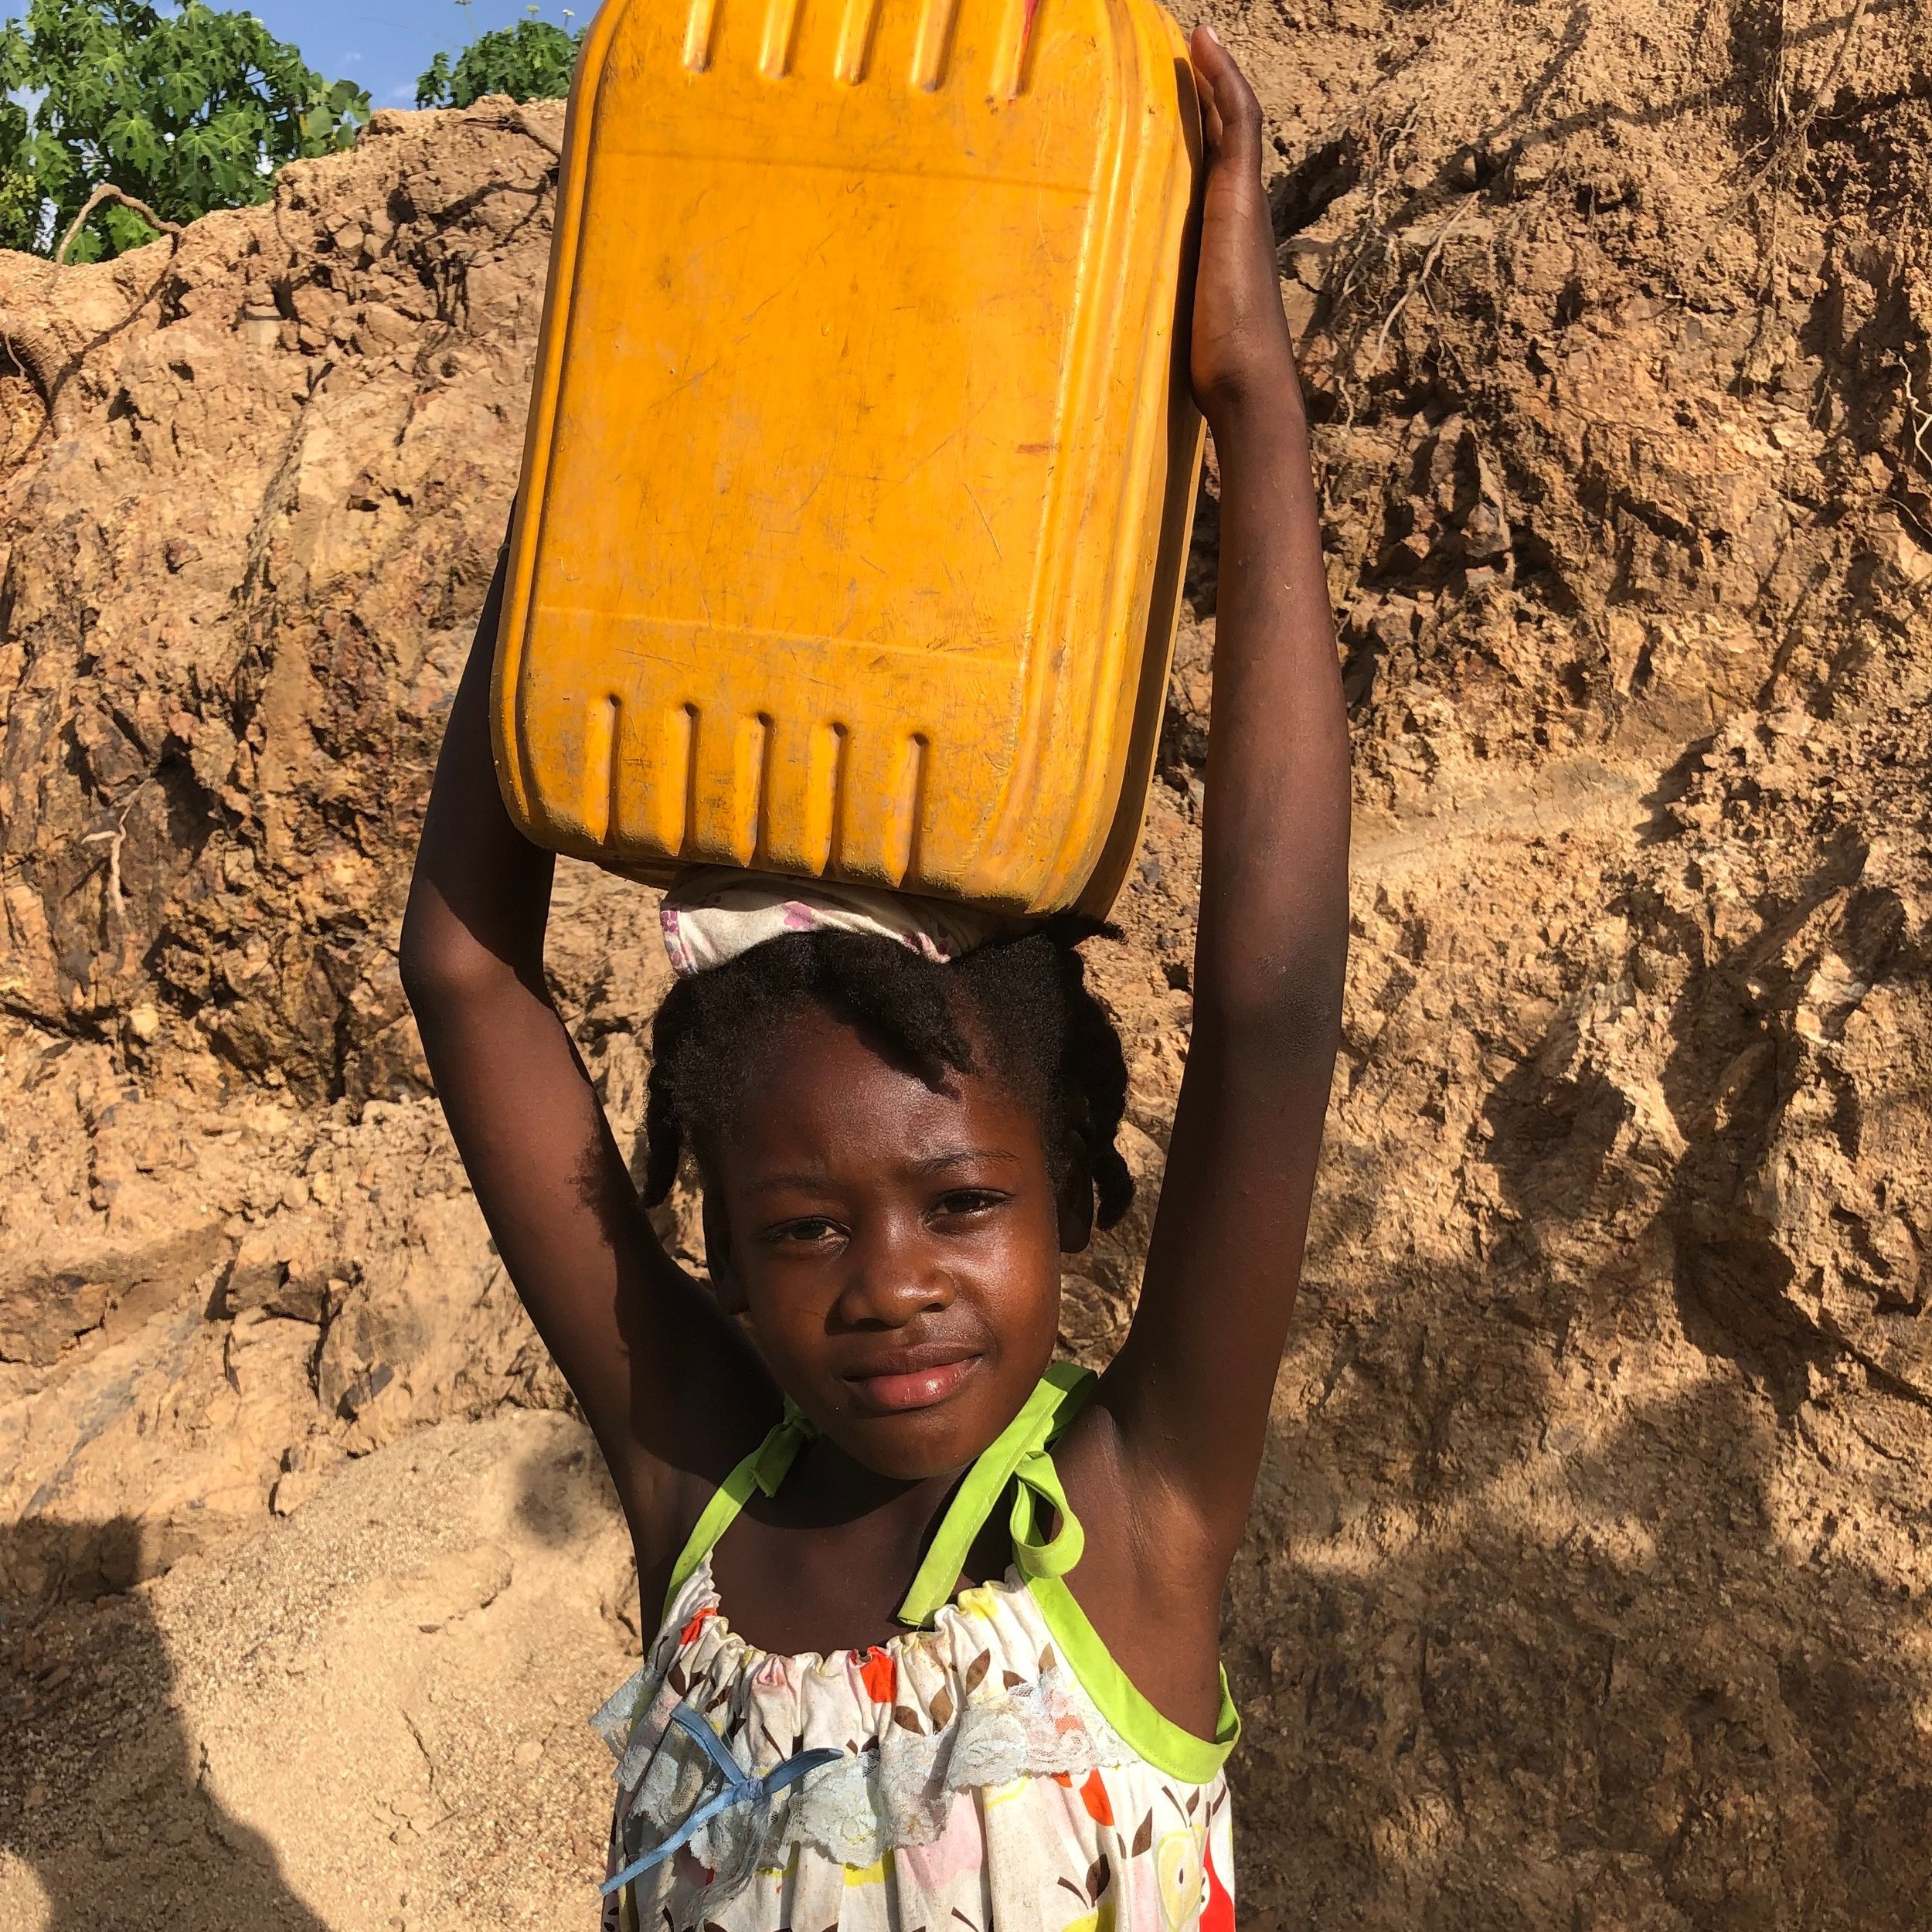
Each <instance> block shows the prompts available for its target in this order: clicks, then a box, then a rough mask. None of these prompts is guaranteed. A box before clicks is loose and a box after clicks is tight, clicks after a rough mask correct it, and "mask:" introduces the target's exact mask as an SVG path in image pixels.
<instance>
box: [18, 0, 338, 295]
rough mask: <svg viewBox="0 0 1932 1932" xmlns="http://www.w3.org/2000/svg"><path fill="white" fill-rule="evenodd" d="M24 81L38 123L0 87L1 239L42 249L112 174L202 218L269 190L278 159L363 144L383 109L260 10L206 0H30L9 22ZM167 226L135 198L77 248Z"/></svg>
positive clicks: (175, 217) (148, 198) (161, 208)
mask: <svg viewBox="0 0 1932 1932" xmlns="http://www.w3.org/2000/svg"><path fill="white" fill-rule="evenodd" d="M4 90H28V91H31V92H32V93H33V94H36V95H38V96H39V102H38V105H37V107H36V110H35V113H34V117H33V121H32V126H31V128H29V126H28V125H27V124H26V119H25V117H24V115H22V113H21V111H20V110H19V108H18V107H15V106H14V105H13V104H11V103H6V102H5V101H4V100H0V244H4V243H9V242H12V243H13V245H15V246H21V245H30V246H32V247H36V248H41V249H46V248H49V247H51V246H52V242H53V239H56V238H57V236H58V235H59V234H60V233H61V232H63V231H64V229H65V226H66V224H67V223H70V222H71V221H72V220H73V216H74V214H75V212H76V211H77V209H79V207H80V203H81V202H82V201H83V199H85V198H86V196H87V192H88V190H89V189H90V187H91V186H92V185H94V183H95V182H99V181H103V180H111V181H112V182H114V185H115V186H117V188H120V189H123V190H124V192H127V193H128V194H131V195H134V196H138V197H139V198H140V199H141V200H143V201H145V202H148V204H149V205H150V206H152V207H153V208H155V209H156V210H157V211H158V212H159V213H161V214H162V215H163V216H165V217H166V218H167V219H169V220H172V221H192V220H193V219H195V218H196V216H199V215H202V214H206V213H208V211H209V209H213V208H233V207H243V206H247V205H249V204H250V203H251V202H259V201H262V200H264V199H266V198H267V196H268V194H269V192H270V170H272V169H273V168H276V167H277V166H279V165H281V164H282V163H283V162H287V161H292V160H295V159H298V158H304V157H307V156H309V155H324V154H331V153H333V152H335V151H336V150H337V149H338V148H342V147H345V146H346V145H349V143H350V142H351V141H353V140H354V138H355V130H356V129H357V128H358V127H359V126H360V125H361V124H362V123H363V122H365V121H366V120H367V119H368V117H369V96H368V94H366V92H365V91H364V90H362V89H361V88H359V87H356V86H355V84H354V83H352V82H349V81H347V80H338V81H335V82H331V81H329V80H326V79H325V77H323V76H322V75H321V74H319V73H315V71H314V70H312V69H311V68H310V67H309V66H308V63H307V62H305V61H304V60H303V58H302V56H301V49H299V48H297V47H294V46H291V45H289V44H288V43H286V42H284V41H280V40H277V39H275V37H274V36H273V35H272V34H271V33H270V32H268V30H267V29H266V28H265V27H264V26H262V24H261V23H260V22H259V21H258V20H257V19H254V18H253V15H250V14H247V13H242V12H232V11H229V10H227V9H217V8H215V7H213V6H210V5H206V4H205V3H204V0H185V4H177V0H163V4H162V5H160V6H156V5H150V4H148V0H29V4H28V5H27V8H26V17H25V19H22V20H18V21H13V22H6V23H5V24H0V92H3V91H4ZM46 203H51V204H52V205H53V208H54V209H55V211H56V220H55V222H54V223H53V225H52V226H53V234H52V236H49V233H48V229H49V224H48V223H47V222H46V218H45V216H44V214H43V205H44V204H46ZM152 236H153V231H152V230H151V229H150V228H148V226H147V225H146V224H145V223H143V222H142V221H141V219H139V217H138V216H133V215H131V214H129V213H128V211H127V210H125V209H121V210H119V211H118V212H117V213H115V212H114V211H111V210H110V211H104V213H102V214H100V215H99V216H97V217H96V218H95V219H93V220H91V221H90V223H88V226H87V232H86V233H85V234H84V235H83V236H80V237H78V238H77V241H76V243H75V248H74V253H73V259H76V260H97V259H99V258H100V257H101V256H102V255H104V254H111V253H118V252H119V251H120V250H121V249H123V248H128V247H139V246H140V245H141V243H143V242H145V241H147V240H151V239H152Z"/></svg>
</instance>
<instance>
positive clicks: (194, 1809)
mask: <svg viewBox="0 0 1932 1932" xmlns="http://www.w3.org/2000/svg"><path fill="white" fill-rule="evenodd" d="M137 1536H138V1529H137V1526H135V1525H134V1524H133V1523H131V1522H107V1523H101V1524H98V1525H76V1526H73V1529H72V1532H71V1536H70V1541H71V1543H72V1545H73V1546H74V1547H76V1548H80V1549H85V1550H87V1551H88V1552H89V1553H90V1556H91V1554H92V1553H104V1554H105V1556H106V1558H107V1560H108V1561H110V1562H111V1560H112V1557H113V1554H114V1552H115V1551H116V1550H117V1549H121V1548H123V1547H129V1548H131V1547H132V1546H133V1545H134V1541H135V1539H136V1538H137ZM18 1540H19V1539H17V1537H12V1536H9V1534H8V1533H7V1532H0V1738H4V1740H5V1747H4V1749H0V1923H4V1924H5V1927H6V1928H7V1932H26V1928H30V1927H31V1928H34V1929H35V1932H39V1929H38V1927H37V1926H36V1920H35V1918H34V1917H33V1916H32V1913H33V1912H34V1910H35V1906H36V1903H37V1901H36V1900H34V1899H33V1897H32V1889H33V1886H34V1885H37V1886H38V1888H39V1891H40V1892H41V1893H43V1894H44V1895H45V1901H46V1903H45V1904H44V1906H42V1907H41V1908H40V1909H41V1910H43V1911H44V1913H45V1932H108V1929H109V1928H118V1927H126V1928H128V1932H137V1928H138V1932H151V1928H153V1927H156V1926H166V1927H169V1928H170V1929H171V1932H243V1928H256V1927H260V1928H262V1932H269V1929H270V1928H273V1932H328V1928H327V1927H326V1926H325V1924H324V1922H323V1921H322V1920H320V1919H318V1917H316V1916H315V1913H312V1912H311V1911H310V1910H309V1909H308V1906H305V1905H304V1904H303V1903H302V1902H301V1900H299V1899H298V1897H297V1896H295V1894H294V1893H293V1892H292V1891H291V1889H289V1887H288V1886H287V1884H286V1883H284V1879H283V1878H282V1876H281V1869H280V1866H279V1864H278V1862H277V1859H276V1856H275V1854H274V1850H273V1849H271V1848H270V1845H269V1844H268V1842H267V1840H266V1839H264V1838H263V1837H262V1835H260V1833H259V1832H257V1831H255V1830H253V1828H251V1827H250V1826H248V1825H244V1824H243V1823H242V1822H240V1821H239V1820H238V1819H236V1818H233V1817H231V1816H230V1815H229V1814H228V1813H227V1812H226V1811H225V1810H224V1809H223V1807H222V1806H221V1805H220V1804H219V1803H217V1802H216V1800H215V1799H214V1798H213V1797H212V1796H210V1795H209V1793H208V1791H206V1788H205V1787H204V1785H203V1783H202V1778H203V1776H204V1767H203V1765H202V1760H201V1755H200V1752H199V1747H197V1746H196V1743H195V1742H194V1740H192V1738H191V1737H190V1736H189V1733H188V1731H187V1730H186V1728H185V1726H184V1724H183V1723H182V1717H181V1714H180V1713H179V1710H178V1709H176V1707H175V1702H174V1699H173V1692H174V1687H175V1669H174V1665H173V1664H172V1662H171V1661H170V1659H169V1658H168V1651H167V1648H166V1646H165V1645H164V1644H163V1642H162V1638H161V1633H160V1631H158V1628H156V1626H155V1621H154V1618H153V1617H152V1615H151V1613H150V1611H149V1609H148V1604H147V1603H146V1601H145V1599H144V1598H143V1597H141V1594H139V1593H138V1592H133V1593H128V1594H115V1595H107V1596H103V1597H100V1598H98V1599H97V1600H80V1601H76V1600H71V1596H72V1592H73V1589H74V1588H75V1587H77V1585H78V1586H79V1587H83V1588H84V1587H85V1586H86V1579H77V1578H69V1579H67V1580H66V1582H67V1588H68V1594H69V1598H70V1600H63V1601H56V1602H55V1603H53V1604H52V1606H51V1607H48V1608H46V1609H45V1610H44V1611H41V1612H39V1614H29V1613H28V1612H26V1611H21V1610H19V1609H18V1608H17V1607H14V1606H13V1605H12V1604H9V1602H8V1593H9V1591H10V1590H12V1589H14V1588H16V1587H18V1584H19V1580H20V1579H21V1578H22V1577H24V1576H28V1575H31V1574H32V1573H35V1572H36V1571H37V1570H39V1568H40V1567H41V1566H43V1564H44V1563H45V1560H46V1539H45V1538H44V1537H43V1536H36V1537H35V1538H34V1539H33V1543H34V1547H33V1548H32V1549H31V1550H29V1549H23V1548H20V1547H16V1546H15V1545H16V1544H17V1543H18ZM16 1860H17V1861H18V1862H19V1864H21V1865H23V1866H25V1867H26V1870H27V1871H28V1872H30V1873H31V1874H32V1885H29V1886H27V1887H26V1888H25V1889H26V1898H25V1899H24V1900H22V1899H21V1898H19V1896H17V1895H16V1893H17V1888H19V1887H20V1886H21V1879H20V1878H19V1875H18V1872H9V1871H8V1870H7V1866H9V1864H12V1862H14V1861H16ZM23 1906H24V1907H25V1910H26V1913H27V1916H26V1917H22V1916H21V1913H22V1907H23Z"/></svg>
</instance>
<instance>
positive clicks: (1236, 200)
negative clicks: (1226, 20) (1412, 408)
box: [1189, 21, 1301, 438]
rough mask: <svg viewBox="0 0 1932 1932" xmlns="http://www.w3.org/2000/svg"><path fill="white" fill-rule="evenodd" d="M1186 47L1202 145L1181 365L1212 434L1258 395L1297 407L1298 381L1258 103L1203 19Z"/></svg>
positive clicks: (1219, 433)
mask: <svg viewBox="0 0 1932 1932" xmlns="http://www.w3.org/2000/svg"><path fill="white" fill-rule="evenodd" d="M1189 54H1190V56H1191V57H1192V60H1193V63H1194V77H1195V82H1196V87H1197V88H1198V90H1199V95H1200V101H1201V134H1202V141H1204V143H1205V145H1206V150H1207V157H1206V158H1207V185H1206V194H1205V198H1204V200H1203V202H1202V212H1201V263H1200V267H1199V271H1198V273H1197V274H1196V280H1195V288H1194V335H1193V341H1192V345H1191V351H1190V355H1189V375H1190V376H1191V378H1192V383H1193V386H1194V400H1195V401H1196V403H1197V404H1199V407H1200V410H1201V413H1202V415H1203V416H1205V417H1206V418H1207V420H1208V424H1209V427H1210V428H1211V429H1213V431H1214V433H1215V434H1216V437H1217V438H1219V437H1221V436H1223V435H1224V434H1226V431H1227V430H1229V429H1230V427H1233V426H1234V425H1235V423H1236V422H1237V420H1238V419H1239V418H1240V416H1241V414H1242V413H1243V411H1244V410H1246V409H1247V408H1248V407H1250V406H1252V405H1253V404H1254V403H1257V402H1260V401H1264V400H1266V401H1269V402H1281V401H1284V400H1286V401H1290V402H1291V403H1293V404H1294V406H1296V407H1297V408H1299V406H1300V402H1301V386H1300V384H1299V382H1298V379H1297V377H1296V375H1295V369H1294V347H1293V345H1292V344H1291V341H1290V339H1289V336H1288V323H1287V316H1286V315H1284V313H1283V312H1282V308H1281V281H1280V277H1279V274H1278V273H1277V268H1276V264H1275V253H1274V223H1273V221H1272V219H1271V217H1270V213H1269V210H1268V198H1267V195H1266V193H1265V192H1264V191H1263V189H1262V186H1261V108H1260V103H1259V102H1258V101H1257V100H1256V99H1255V97H1254V90H1253V88H1252V87H1250V86H1249V85H1248V83H1247V79H1246V77H1244V76H1243V73H1242V72H1241V70H1240V68H1239V67H1237V66H1236V65H1235V64H1234V57H1233V55H1231V54H1230V53H1229V52H1228V50H1227V49H1226V48H1225V47H1224V46H1222V45H1221V43H1220V42H1219V40H1218V39H1216V38H1215V34H1214V29H1213V28H1212V27H1210V26H1208V25H1207V23H1206V22H1205V21H1203V22H1202V23H1201V24H1200V25H1199V26H1197V27H1196V29H1194V34H1193V38H1192V40H1191V41H1190V42H1189Z"/></svg>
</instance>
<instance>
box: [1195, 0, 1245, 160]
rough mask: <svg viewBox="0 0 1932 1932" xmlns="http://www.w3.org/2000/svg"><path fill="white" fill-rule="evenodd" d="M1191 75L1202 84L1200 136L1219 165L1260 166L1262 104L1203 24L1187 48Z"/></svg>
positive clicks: (1224, 49) (1232, 58)
mask: <svg viewBox="0 0 1932 1932" xmlns="http://www.w3.org/2000/svg"><path fill="white" fill-rule="evenodd" d="M1188 53H1189V56H1190V58H1191V59H1192V61H1193V63H1194V71H1195V73H1196V76H1197V77H1198V78H1199V81H1200V83H1201V87H1200V94H1201V122H1202V134H1204V135H1205V136H1206V140H1207V142H1208V145H1209V148H1210V149H1211V150H1212V151H1213V157H1214V159H1215V160H1216V162H1235V163H1236V164H1237V165H1240V166H1242V167H1243V168H1246V167H1247V165H1249V164H1250V162H1252V164H1253V167H1254V169H1255V171H1256V172H1257V174H1258V173H1259V172H1260V165H1261V104H1260V102H1259V101H1258V100H1256V99H1255V97H1254V90H1253V88H1252V87H1250V86H1249V85H1248V83H1247V76H1245V75H1244V74H1243V73H1242V71H1241V70H1240V68H1239V67H1238V66H1236V65H1235V62H1234V56H1233V55H1232V54H1231V53H1229V52H1228V50H1227V49H1226V48H1225V47H1224V46H1222V44H1221V43H1220V41H1219V39H1217V38H1216V35H1215V32H1214V29H1213V28H1212V27H1211V26H1209V25H1208V23H1207V22H1206V21H1205V20H1203V21H1202V22H1201V23H1200V24H1199V26H1197V27H1196V29H1194V32H1193V36H1192V39H1190V41H1189V45H1188Z"/></svg>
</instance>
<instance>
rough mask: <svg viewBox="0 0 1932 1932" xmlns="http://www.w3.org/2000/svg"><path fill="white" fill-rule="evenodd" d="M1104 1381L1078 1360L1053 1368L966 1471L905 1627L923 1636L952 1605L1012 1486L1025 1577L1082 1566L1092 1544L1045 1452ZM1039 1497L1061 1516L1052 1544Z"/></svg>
mask: <svg viewBox="0 0 1932 1932" xmlns="http://www.w3.org/2000/svg"><path fill="white" fill-rule="evenodd" d="M1098 1379H1099V1378H1098V1377H1097V1376H1095V1374H1094V1371H1093V1370H1092V1369H1083V1368H1080V1367H1079V1366H1077V1365H1076V1364H1075V1363H1073V1362H1053V1363H1052V1364H1051V1365H1049V1367H1048V1369H1047V1371H1046V1375H1045V1376H1044V1377H1043V1379H1042V1380H1041V1382H1040V1385H1039V1387H1038V1388H1037V1389H1035V1390H1034V1391H1033V1393H1032V1394H1031V1395H1030V1396H1028V1397H1027V1398H1026V1406H1025V1407H1024V1408H1023V1409H1022V1410H1020V1412H1019V1414H1018V1415H1016V1416H1015V1417H1014V1418H1013V1419H1012V1421H1011V1422H1009V1423H1008V1424H1007V1425H1006V1427H1005V1429H1003V1430H1002V1431H1001V1432H1000V1434H999V1435H998V1437H997V1438H996V1439H995V1441H994V1443H993V1445H992V1447H991V1448H990V1449H988V1451H986V1453H985V1454H984V1455H982V1456H981V1458H980V1459H979V1460H978V1461H977V1462H976V1463H975V1464H973V1466H972V1468H971V1469H969V1470H968V1471H967V1472H966V1479H965V1481H963V1482H962V1483H961V1485H959V1492H958V1494H957V1495H955V1496H954V1498H953V1502H952V1507H951V1509H948V1510H947V1512H946V1515H945V1519H944V1521H943V1522H941V1523H940V1526H939V1533H938V1534H937V1536H934V1539H933V1541H932V1546H931V1548H930V1549H928V1550H927V1553H926V1560H925V1561H924V1562H923V1563H921V1564H920V1566H919V1573H918V1574H917V1576H916V1577H913V1587H912V1588H911V1589H910V1590H907V1591H906V1600H905V1601H904V1602H903V1604H900V1607H899V1614H898V1621H900V1623H902V1624H906V1625H908V1626H909V1627H910V1628H912V1629H914V1630H923V1629H924V1628H927V1626H928V1625H929V1624H930V1623H931V1622H932V1621H933V1619H934V1617H936V1616H937V1614H939V1612H940V1610H941V1609H942V1608H943V1607H944V1606H945V1605H946V1604H949V1603H951V1601H952V1600H953V1593H954V1591H955V1590H957V1589H958V1587H959V1579H960V1575H961V1572H962V1571H963V1570H964V1569H965V1567H966V1559H967V1556H968V1555H969V1554H970V1553H971V1549H972V1547H973V1545H974V1543H975V1542H977V1541H978V1537H979V1532H980V1531H981V1529H983V1528H984V1527H985V1523H986V1519H987V1518H988V1516H990V1515H992V1513H993V1512H994V1511H995V1509H998V1506H999V1499H1000V1498H1001V1497H1002V1496H1003V1495H1005V1493H1006V1491H1007V1488H1008V1487H1009V1485H1012V1487H1013V1489H1014V1495H1013V1512H1012V1519H1011V1520H1012V1531H1013V1561H1014V1563H1015V1565H1016V1566H1018V1568H1019V1573H1020V1574H1021V1575H1022V1577H1026V1579H1027V1580H1029V1582H1030V1581H1031V1580H1032V1579H1033V1578H1034V1577H1063V1576H1065V1575H1066V1573H1067V1571H1069V1570H1071V1569H1072V1568H1073V1566H1074V1565H1075V1564H1076V1563H1078V1562H1079V1561H1080V1553H1081V1552H1082V1551H1083V1549H1085V1548H1086V1546H1087V1538H1086V1536H1085V1534H1084V1533H1083V1532H1082V1530H1081V1529H1080V1519H1079V1518H1077V1516H1076V1515H1074V1514H1073V1511H1072V1510H1071V1509H1068V1507H1067V1506H1066V1491H1065V1490H1064V1489H1063V1488H1061V1487H1060V1474H1059V1472H1058V1471H1056V1469H1055V1468H1054V1467H1053V1458H1052V1457H1051V1456H1050V1455H1049V1454H1047V1453H1046V1451H1047V1447H1048V1445H1049V1444H1050V1443H1052V1442H1053V1440H1054V1438H1055V1437H1057V1436H1058V1435H1059V1434H1060V1433H1061V1431H1062V1430H1064V1429H1065V1428H1066V1425H1067V1424H1068V1423H1070V1422H1071V1421H1072V1420H1073V1418H1074V1417H1075V1416H1077V1414H1078V1413H1080V1406H1081V1405H1082V1404H1083V1403H1084V1402H1085V1401H1086V1400H1087V1396H1089V1395H1090V1394H1091V1393H1092V1392H1093V1388H1094V1383H1095V1382H1096V1381H1097V1380H1098ZM1035 1497H1038V1498H1040V1499H1041V1500H1043V1501H1044V1502H1046V1503H1048V1504H1049V1505H1051V1507H1052V1509H1053V1510H1054V1511H1055V1512H1057V1514H1058V1515H1059V1517H1060V1529H1059V1530H1058V1532H1056V1534H1055V1535H1054V1536H1052V1537H1050V1538H1049V1539H1046V1540H1045V1541H1040V1540H1039V1539H1036V1537H1035V1536H1034V1534H1033V1525H1034V1523H1035V1522H1036V1519H1037V1512H1036V1509H1035V1507H1034V1504H1033V1498H1035Z"/></svg>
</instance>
